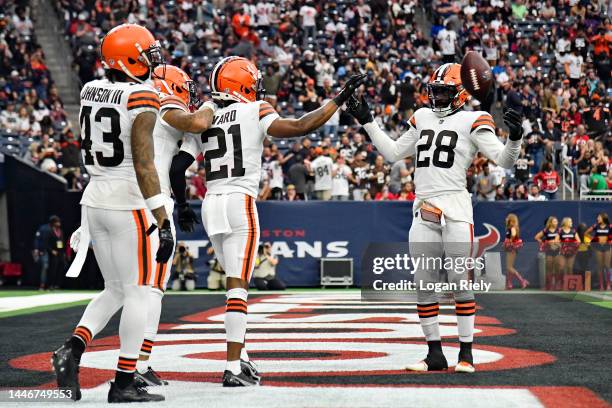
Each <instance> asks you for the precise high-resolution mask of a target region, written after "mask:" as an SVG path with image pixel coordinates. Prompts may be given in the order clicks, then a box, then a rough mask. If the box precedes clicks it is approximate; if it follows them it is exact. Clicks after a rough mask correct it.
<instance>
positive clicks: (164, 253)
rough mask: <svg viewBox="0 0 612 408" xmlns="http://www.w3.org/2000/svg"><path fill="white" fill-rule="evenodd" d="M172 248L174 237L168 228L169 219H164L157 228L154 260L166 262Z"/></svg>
mask: <svg viewBox="0 0 612 408" xmlns="http://www.w3.org/2000/svg"><path fill="white" fill-rule="evenodd" d="M173 250H174V237H173V236H172V229H171V228H170V220H168V219H166V220H164V223H163V224H162V226H161V227H160V228H159V248H157V255H156V256H155V260H156V261H157V262H159V263H166V262H168V260H169V259H170V255H172V251H173Z"/></svg>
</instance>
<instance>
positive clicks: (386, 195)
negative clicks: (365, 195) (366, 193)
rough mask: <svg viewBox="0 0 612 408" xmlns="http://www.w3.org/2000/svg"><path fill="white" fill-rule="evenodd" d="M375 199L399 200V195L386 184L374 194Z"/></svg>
mask: <svg viewBox="0 0 612 408" xmlns="http://www.w3.org/2000/svg"><path fill="white" fill-rule="evenodd" d="M374 200H375V201H389V200H397V195H395V194H393V193H392V192H390V191H389V187H388V186H387V185H384V186H383V187H382V189H381V190H380V191H379V192H377V193H376V195H375V196H374Z"/></svg>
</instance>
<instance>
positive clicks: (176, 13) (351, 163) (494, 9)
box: [32, 0, 612, 200]
mask: <svg viewBox="0 0 612 408" xmlns="http://www.w3.org/2000/svg"><path fill="white" fill-rule="evenodd" d="M56 5H57V8H58V10H59V11H60V12H61V13H62V15H63V17H64V21H65V30H66V34H67V38H68V39H69V41H70V42H71V45H72V48H73V51H74V53H75V56H76V57H77V58H76V59H75V60H76V61H77V66H76V69H77V70H78V72H79V75H80V77H81V80H82V81H83V82H86V81H89V80H91V79H93V78H96V77H100V76H101V75H103V69H102V66H101V64H100V61H99V59H98V58H97V50H98V48H99V41H100V39H101V37H102V35H103V33H104V32H106V31H107V30H108V29H110V28H111V27H113V26H114V25H116V24H119V23H122V22H132V23H141V24H145V25H146V26H147V27H148V28H149V29H151V30H152V31H153V32H154V34H155V35H156V36H157V38H159V40H160V41H161V43H162V45H163V47H164V49H165V52H166V59H167V61H168V62H169V63H172V64H174V65H177V66H180V67H181V68H183V69H184V70H185V71H187V72H188V73H189V74H190V75H191V76H192V77H193V78H194V79H195V80H196V81H197V83H198V84H199V85H200V86H199V88H200V91H201V92H202V94H203V96H204V95H205V94H206V91H207V89H208V86H207V75H208V73H209V72H210V70H211V68H212V66H213V65H214V63H215V62H216V61H217V60H218V59H219V58H221V57H223V56H226V55H234V54H238V55H242V56H245V57H247V58H250V59H252V60H254V61H255V62H256V63H257V64H258V66H259V67H260V69H261V71H262V73H263V75H264V78H263V85H264V87H265V89H266V99H267V100H268V101H269V102H271V103H272V104H273V105H274V106H275V107H276V108H277V110H278V111H279V112H281V113H282V115H284V116H289V117H290V116H299V115H301V114H302V113H303V112H307V111H311V110H313V109H315V108H317V107H318V106H320V105H321V104H322V103H324V101H325V100H326V99H328V98H329V97H330V96H333V94H334V92H335V90H336V89H337V88H338V87H339V86H340V85H341V84H342V83H343V81H344V79H345V78H347V76H349V75H350V74H351V73H353V72H355V71H357V70H359V71H362V72H367V73H368V76H369V77H368V78H369V79H368V83H367V86H366V90H365V92H366V94H367V95H368V98H369V99H370V101H372V102H373V103H372V105H373V107H374V109H375V118H376V120H377V121H378V122H379V123H380V124H381V125H382V126H384V128H385V129H386V130H387V131H388V133H390V134H391V135H392V137H398V136H399V135H400V134H401V133H402V132H403V131H404V130H405V129H406V127H407V120H408V119H409V118H410V115H411V114H412V113H413V112H414V111H415V110H416V109H418V108H420V107H423V106H426V105H427V104H428V100H427V92H426V87H425V83H426V82H427V79H428V78H429V75H430V73H431V72H432V71H433V69H434V68H435V67H436V66H437V65H439V64H441V63H443V62H451V61H454V62H460V60H461V57H462V55H463V54H464V53H465V52H466V51H468V50H476V51H479V52H481V53H482V54H483V55H484V56H485V58H486V59H487V60H488V61H489V63H490V65H491V67H492V68H493V72H494V75H495V79H496V89H495V92H493V93H492V94H491V97H490V98H489V100H487V101H482V104H480V103H479V102H478V101H475V100H473V101H472V103H471V105H470V106H469V107H468V109H483V110H487V111H490V112H492V113H493V114H494V116H496V114H498V113H499V111H500V108H501V107H502V106H508V107H512V108H514V109H516V110H519V111H521V112H522V113H523V116H524V130H525V135H526V136H525V143H524V149H523V150H524V151H523V152H522V154H521V158H520V159H519V161H518V162H517V164H516V166H515V169H514V170H512V171H510V172H506V171H504V170H502V169H500V168H499V167H497V166H495V165H494V164H493V163H490V162H488V161H487V160H486V159H485V158H483V157H480V156H479V157H477V158H476V159H475V160H474V163H473V165H472V166H471V168H470V170H469V176H468V181H467V184H468V188H469V189H470V191H472V193H473V195H474V198H475V199H477V200H508V199H512V200H522V199H529V200H545V199H555V198H557V197H558V191H559V188H560V184H561V179H560V177H561V171H562V168H563V166H565V165H567V166H568V167H569V168H570V169H571V171H572V172H573V173H574V174H575V178H576V180H577V182H578V183H577V184H579V185H580V187H581V188H582V189H592V190H608V189H612V171H610V168H611V167H612V165H611V163H612V156H611V155H610V152H611V150H612V149H611V147H612V145H611V135H610V110H609V106H610V100H611V95H610V92H611V91H610V89H611V88H612V83H611V79H610V53H611V44H612V26H611V24H610V18H609V17H608V16H609V15H610V12H611V11H612V10H610V8H611V7H612V6H611V5H609V4H608V3H606V2H605V1H603V0H599V1H597V0H595V1H591V2H588V1H576V0H571V1H569V2H559V1H551V0H548V1H546V2H541V1H528V0H527V1H526V0H514V1H506V2H503V1H500V0H491V1H474V0H460V1H454V2H450V1H447V0H434V1H433V2H431V1H429V0H424V1H422V2H418V1H417V0H392V1H387V0H371V1H365V0H357V1H356V2H347V1H325V2H324V1H303V0H294V1H291V0H287V1H275V2H265V1H254V0H249V1H246V2H232V1H223V0H215V1H206V0H180V1H167V0H165V1H159V2H145V1H137V0H130V1H114V0H97V1H91V2H85V1H83V0H77V1H74V0H57V2H56ZM419 7H421V8H422V10H425V11H426V16H427V19H428V22H429V23H431V27H430V28H429V24H424V21H422V20H419V22H418V24H417V21H416V19H415V12H416V11H417V8H419ZM425 27H428V28H427V29H426V30H429V32H427V33H425V32H423V30H425ZM426 34H427V35H426ZM32 55H33V57H32V58H34V56H35V55H36V54H35V53H33V54H32ZM203 99H205V97H204V98H203ZM498 134H499V137H500V139H502V140H503V139H505V137H506V132H505V131H504V130H503V129H502V128H499V129H498ZM262 160H263V161H264V163H265V166H264V174H262V181H261V184H262V189H261V194H260V199H306V198H308V199H328V198H334V199H363V200H367V199H374V200H388V199H406V200H411V199H412V198H413V197H414V185H413V184H412V172H413V171H414V167H413V163H412V161H411V160H410V159H407V160H403V161H400V162H398V163H385V162H384V160H383V159H382V157H380V156H379V155H378V154H377V153H376V151H375V149H374V148H373V146H372V145H371V144H370V143H369V142H368V141H367V140H366V138H365V136H364V133H360V129H359V126H358V125H357V124H356V123H355V122H354V121H353V120H352V118H351V117H349V116H348V115H347V114H345V113H343V112H340V113H339V114H337V115H336V116H335V117H333V118H332V119H331V120H330V121H329V122H328V123H327V124H326V126H325V127H324V128H323V129H322V130H321V131H320V132H319V133H318V134H313V135H309V136H307V137H305V138H304V139H303V140H301V141H297V142H294V143H290V142H289V143H287V142H285V141H279V142H278V143H276V142H274V143H273V142H269V143H268V146H267V147H266V148H265V150H264V154H263V157H262ZM192 170H193V171H190V173H189V175H188V177H189V179H190V183H189V186H190V196H191V197H192V198H200V197H202V196H203V195H204V194H205V191H206V188H205V173H204V171H203V170H202V169H198V168H197V167H194V168H193V169H192Z"/></svg>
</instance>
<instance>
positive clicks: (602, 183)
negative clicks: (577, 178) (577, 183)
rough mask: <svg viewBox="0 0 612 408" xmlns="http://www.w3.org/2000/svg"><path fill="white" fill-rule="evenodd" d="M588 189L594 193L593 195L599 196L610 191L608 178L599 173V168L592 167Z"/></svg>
mask: <svg viewBox="0 0 612 408" xmlns="http://www.w3.org/2000/svg"><path fill="white" fill-rule="evenodd" d="M587 187H588V188H589V190H591V191H592V192H593V194H599V193H602V192H604V191H605V190H608V183H607V180H606V178H605V177H604V176H603V175H602V174H601V173H600V172H599V171H598V169H597V167H595V166H593V167H591V175H590V176H589V180H588V182H587Z"/></svg>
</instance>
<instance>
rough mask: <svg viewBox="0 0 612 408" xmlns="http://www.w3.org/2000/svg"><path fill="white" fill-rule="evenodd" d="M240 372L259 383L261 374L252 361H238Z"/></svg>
mask: <svg viewBox="0 0 612 408" xmlns="http://www.w3.org/2000/svg"><path fill="white" fill-rule="evenodd" d="M240 370H242V372H243V373H244V374H246V375H248V376H249V377H251V378H253V379H254V380H255V381H257V382H258V383H259V382H260V381H261V373H260V372H259V370H258V369H257V366H256V365H255V363H254V362H253V361H244V360H240Z"/></svg>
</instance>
